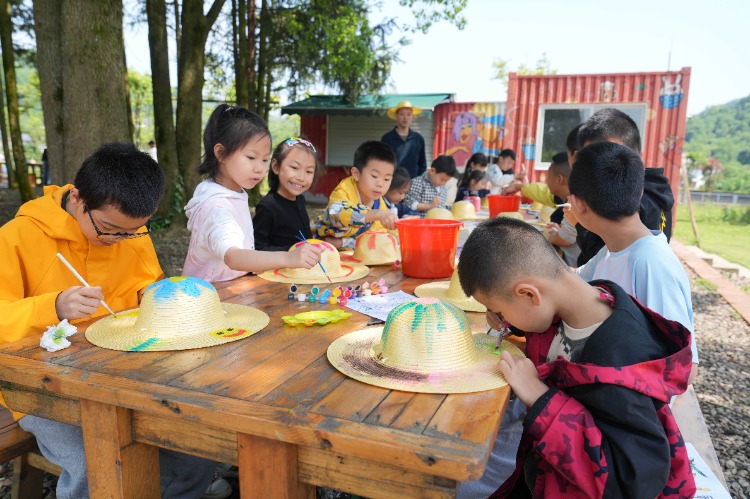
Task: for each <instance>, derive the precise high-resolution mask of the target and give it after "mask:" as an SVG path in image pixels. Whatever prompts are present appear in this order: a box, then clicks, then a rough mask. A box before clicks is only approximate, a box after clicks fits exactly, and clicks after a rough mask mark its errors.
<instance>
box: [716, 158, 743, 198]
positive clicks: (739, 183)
mask: <svg viewBox="0 0 750 499" xmlns="http://www.w3.org/2000/svg"><path fill="white" fill-rule="evenodd" d="M714 190H717V191H721V192H750V164H748V165H743V164H740V163H738V162H736V161H732V162H730V163H727V164H726V165H724V172H723V173H722V174H721V175H720V176H719V177H718V178H717V179H716V183H715V187H714Z"/></svg>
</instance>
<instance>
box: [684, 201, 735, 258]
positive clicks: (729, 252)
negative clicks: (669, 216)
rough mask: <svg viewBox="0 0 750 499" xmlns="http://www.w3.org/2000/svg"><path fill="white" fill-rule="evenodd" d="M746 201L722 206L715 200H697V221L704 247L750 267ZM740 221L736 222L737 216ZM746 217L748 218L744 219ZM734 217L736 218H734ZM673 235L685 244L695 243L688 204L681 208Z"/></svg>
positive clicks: (708, 250) (710, 251)
mask: <svg viewBox="0 0 750 499" xmlns="http://www.w3.org/2000/svg"><path fill="white" fill-rule="evenodd" d="M748 210H750V207H748V206H745V205H728V206H721V205H718V204H713V203H693V212H694V215H695V221H696V224H697V225H698V231H699V233H700V238H701V248H702V249H703V250H704V251H707V252H709V253H714V254H716V255H719V256H721V257H723V258H725V259H726V260H729V261H730V262H735V263H738V264H740V265H743V266H745V267H748V268H750V253H749V252H748V251H747V248H748V247H749V246H750V228H749V227H748V223H750V221H748V217H750V215H748V214H747V213H748ZM735 218H736V219H738V221H737V222H733V220H734V219H735ZM742 220H744V221H742ZM730 221H732V222H730ZM673 236H674V237H675V238H676V239H678V240H679V241H681V242H682V243H685V244H695V243H696V242H695V236H694V235H693V229H692V227H691V225H690V214H689V213H688V208H687V205H685V204H681V205H680V206H679V207H678V209H677V222H676V225H675V228H674V233H673Z"/></svg>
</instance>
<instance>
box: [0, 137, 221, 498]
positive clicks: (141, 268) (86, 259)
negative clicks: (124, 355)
mask: <svg viewBox="0 0 750 499" xmlns="http://www.w3.org/2000/svg"><path fill="white" fill-rule="evenodd" d="M163 195H164V175H163V174H162V171H161V169H160V168H159V165H158V164H157V163H156V161H154V160H153V159H152V158H151V156H149V154H148V153H147V152H142V151H139V150H138V149H137V148H136V147H135V146H134V145H133V144H106V145H104V146H102V147H100V148H99V149H97V150H96V151H95V152H94V153H93V154H92V155H91V156H89V157H88V158H87V159H86V160H85V161H84V162H83V165H82V166H81V168H80V169H79V170H78V173H77V174H76V177H75V184H74V185H66V186H63V187H58V186H49V187H45V189H44V196H42V197H40V198H37V199H34V200H32V201H29V202H28V203H26V204H24V205H23V206H21V208H20V209H19V211H18V214H17V216H16V218H14V219H13V220H11V221H10V222H8V223H7V224H5V225H4V226H3V227H2V228H0V257H2V261H3V265H2V266H0V345H2V344H5V343H10V342H13V341H18V340H20V339H22V338H24V337H28V336H36V337H38V338H41V336H42V333H43V332H44V330H45V327H47V326H54V325H56V324H57V323H59V322H60V321H61V320H63V319H67V320H70V321H75V320H76V319H89V318H91V317H100V316H103V315H106V314H107V311H106V310H105V309H104V308H103V306H102V305H101V302H102V300H104V301H106V303H108V304H109V306H110V307H112V308H113V309H114V310H126V309H131V308H135V307H137V306H138V302H139V296H140V295H141V293H143V291H144V290H145V289H146V288H147V287H148V286H149V285H150V284H152V283H153V282H154V281H157V280H158V279H161V278H162V277H163V275H164V273H163V272H162V270H161V267H160V266H159V260H158V259H157V257H156V251H155V250H154V245H153V243H152V242H151V238H150V237H149V235H148V234H149V230H148V225H147V224H148V220H149V218H150V217H151V215H153V213H154V212H155V211H156V208H157V207H158V205H159V201H160V200H161V198H162V196H163ZM58 253H59V254H61V255H62V256H64V257H65V259H66V260H67V261H68V262H70V264H71V265H72V267H73V268H75V269H76V271H77V272H79V273H80V274H81V276H82V277H83V278H84V279H85V280H86V281H87V282H88V283H90V284H91V285H92V287H88V286H81V285H80V283H79V281H78V279H77V277H76V276H75V275H74V274H73V273H72V272H71V271H70V270H68V269H67V268H66V267H65V265H63V263H62V262H61V261H59V260H58V258H57V254H58ZM0 402H1V403H3V405H5V402H4V401H3V400H2V398H1V397H0ZM13 415H14V417H15V418H17V419H18V418H20V420H19V422H18V423H19V425H20V426H21V427H22V428H23V429H24V430H26V431H29V432H31V433H33V434H34V435H35V436H36V439H37V443H38V444H39V449H40V450H41V451H42V454H44V456H45V457H46V458H47V459H49V460H50V461H52V462H53V463H55V464H58V465H60V466H61V467H62V468H63V471H62V474H61V475H60V479H59V480H58V482H57V497H60V498H79V497H88V495H89V491H88V480H87V477H86V458H85V455H84V448H83V434H82V431H81V428H80V427H77V426H71V425H67V424H63V423H59V422H57V421H52V420H48V419H44V418H40V417H36V416H25V415H24V414H20V413H14V414H13ZM159 466H160V470H161V477H162V494H163V497H180V498H184V497H195V498H197V497H200V496H201V494H202V493H203V492H204V491H205V490H206V487H208V486H209V484H210V483H211V477H212V475H213V470H214V467H215V463H212V462H210V461H207V460H205V459H201V458H197V457H194V456H188V455H185V454H179V453H177V452H173V451H168V450H165V449H159Z"/></svg>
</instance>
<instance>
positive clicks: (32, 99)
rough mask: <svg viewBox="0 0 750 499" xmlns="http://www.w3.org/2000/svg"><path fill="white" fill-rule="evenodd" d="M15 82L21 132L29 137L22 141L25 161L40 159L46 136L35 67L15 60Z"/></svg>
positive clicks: (23, 61)
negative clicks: (26, 140) (27, 140)
mask: <svg viewBox="0 0 750 499" xmlns="http://www.w3.org/2000/svg"><path fill="white" fill-rule="evenodd" d="M16 63H17V65H16V84H17V85H18V113H19V115H20V120H21V132H22V133H23V134H24V135H28V136H29V137H30V138H31V141H30V142H27V143H24V145H23V148H24V151H25V152H26V160H27V161H39V162H41V161H42V152H44V145H45V143H46V138H45V134H44V114H43V113H42V93H41V89H40V87H39V74H38V73H37V71H36V68H35V67H33V66H32V65H30V64H29V63H28V62H26V61H25V60H23V59H21V60H17V61H16Z"/></svg>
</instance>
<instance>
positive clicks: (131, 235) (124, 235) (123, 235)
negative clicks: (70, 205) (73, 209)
mask: <svg viewBox="0 0 750 499" xmlns="http://www.w3.org/2000/svg"><path fill="white" fill-rule="evenodd" d="M83 211H85V212H86V213H87V214H88V216H89V220H91V225H93V226H94V230H95V231H96V238H97V239H99V238H100V237H109V238H112V239H135V238H138V237H143V236H147V235H149V234H151V220H149V221H148V222H146V230H145V231H144V232H102V231H101V230H100V229H99V227H97V225H96V222H94V217H92V216H91V210H90V209H89V207H88V205H86V204H85V203H84V205H83Z"/></svg>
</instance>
